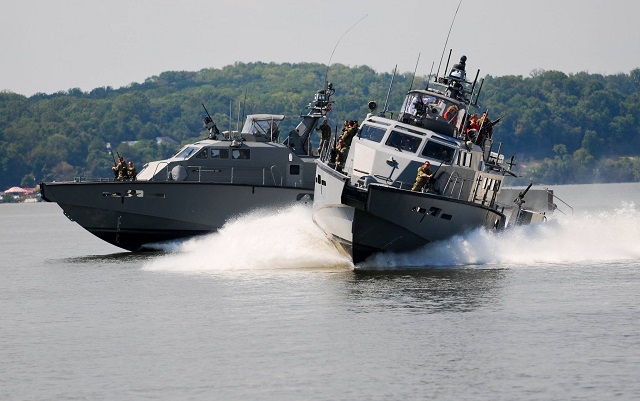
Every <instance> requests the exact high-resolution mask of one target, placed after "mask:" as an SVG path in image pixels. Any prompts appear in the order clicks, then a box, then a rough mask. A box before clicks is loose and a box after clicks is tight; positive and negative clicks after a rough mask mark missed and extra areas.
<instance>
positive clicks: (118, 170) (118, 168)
mask: <svg viewBox="0 0 640 401" xmlns="http://www.w3.org/2000/svg"><path fill="white" fill-rule="evenodd" d="M111 170H113V174H114V175H115V176H116V180H124V179H125V177H126V176H127V162H125V161H124V157H122V156H119V157H118V164H116V165H115V166H113V167H111Z"/></svg>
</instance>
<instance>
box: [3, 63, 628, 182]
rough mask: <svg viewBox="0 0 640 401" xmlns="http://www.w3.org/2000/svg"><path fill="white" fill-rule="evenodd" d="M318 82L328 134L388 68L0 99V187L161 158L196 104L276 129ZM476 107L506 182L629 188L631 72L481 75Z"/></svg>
mask: <svg viewBox="0 0 640 401" xmlns="http://www.w3.org/2000/svg"><path fill="white" fill-rule="evenodd" d="M412 75H413V74H412V73H402V74H398V75H396V76H395V78H394V81H393V82H394V84H393V88H392V90H391V95H390V98H389V107H388V108H389V110H392V111H393V110H397V109H398V108H399V107H400V105H401V102H402V99H403V97H404V94H405V92H406V91H407V90H408V89H409V88H410V87H411V86H413V88H422V87H424V86H425V83H426V77H424V76H418V77H416V78H415V79H413V76H412ZM469 75H472V76H473V75H475V73H474V72H471V71H470V72H469ZM325 77H326V78H328V80H329V81H330V82H332V83H333V84H334V86H335V88H336V94H335V95H334V97H333V100H335V105H334V109H333V111H332V112H331V114H330V115H329V122H330V123H331V126H332V127H335V126H337V125H339V122H340V121H342V120H344V119H359V120H361V119H362V118H363V117H364V116H365V114H366V113H367V108H366V105H367V102H368V101H370V100H376V101H377V102H378V104H379V105H381V107H382V105H383V104H384V102H385V99H386V96H387V92H388V89H389V84H390V82H391V74H390V73H376V72H375V71H374V70H373V69H371V68H369V67H366V66H360V67H347V66H343V65H340V64H336V65H332V66H331V68H329V69H328V70H327V67H326V65H321V64H314V63H301V64H288V63H285V64H275V63H270V64H265V63H249V64H244V63H237V64H235V65H233V66H227V67H224V68H221V69H204V70H201V71H198V72H184V71H180V72H176V71H170V72H164V73H162V74H160V75H159V76H154V77H150V78H148V79H147V80H146V81H145V82H143V83H133V84H131V85H129V86H127V87H124V88H120V89H113V88H111V87H106V88H96V89H94V90H92V91H90V92H83V91H81V90H79V89H70V90H69V91H67V92H60V93H55V94H36V95H34V96H31V97H25V96H22V95H17V94H13V93H0V161H1V162H2V172H1V174H0V189H4V188H8V187H10V186H13V185H20V186H25V187H33V186H35V185H36V184H37V183H39V182H41V181H49V180H66V179H73V177H76V176H84V177H108V176H110V174H111V172H110V167H111V165H113V159H112V156H111V155H109V153H108V152H107V143H110V144H111V145H112V146H113V148H114V151H116V152H118V153H119V154H121V155H123V156H125V157H126V158H127V159H130V160H133V161H134V162H135V163H136V164H137V165H138V166H141V165H142V164H143V163H144V162H146V161H149V160H153V159H158V158H162V157H167V156H169V155H170V154H172V153H173V152H175V151H176V150H177V149H178V147H179V146H180V145H175V144H173V145H171V144H167V143H166V142H163V141H158V140H157V138H162V137H168V138H172V139H173V140H175V141H177V142H178V143H180V144H182V143H186V142H189V141H193V140H194V139H197V138H203V137H204V136H205V132H204V130H203V127H202V119H203V117H204V115H205V112H204V109H203V107H202V104H204V105H205V106H206V107H207V109H208V110H209V112H210V113H211V115H212V116H213V118H214V120H215V121H216V123H217V125H218V127H220V128H221V129H222V130H225V129H230V128H231V129H237V128H238V124H240V125H241V124H242V120H243V116H244V115H246V114H251V113H276V114H285V115H287V116H288V118H287V119H286V120H285V123H286V124H285V125H284V126H283V127H282V128H283V131H284V132H287V131H288V130H290V129H292V128H293V127H295V125H296V124H297V122H298V116H299V114H301V113H304V112H306V110H305V106H306V105H307V104H308V103H309V102H310V101H311V100H312V97H313V94H314V93H315V91H317V90H318V89H322V87H323V85H324V82H325ZM412 81H413V83H412ZM480 103H481V104H482V105H483V108H486V109H488V110H489V112H490V115H491V116H492V118H494V119H495V118H497V117H502V120H501V122H500V124H499V125H497V126H496V128H495V131H494V132H495V137H496V140H497V141H498V142H502V149H503V151H504V152H505V153H506V155H507V156H511V155H512V154H513V155H515V156H516V157H517V159H516V160H517V163H518V164H517V165H516V166H515V170H516V171H517V172H518V173H519V174H521V175H523V178H521V179H520V180H519V181H515V183H524V182H534V183H536V184H557V183H583V182H613V181H640V159H639V158H637V157H636V156H637V155H638V151H637V149H638V148H639V146H640V128H639V124H638V123H639V121H638V116H637V111H638V110H640V69H635V70H633V71H632V72H631V73H630V74H618V75H610V76H602V75H598V74H587V73H579V74H573V75H566V74H563V73H561V72H556V71H546V72H545V71H536V72H534V73H533V74H532V75H531V76H530V77H522V76H506V77H492V76H487V77H486V80H485V83H484V85H483V88H482V95H481V98H480ZM395 114H397V113H395Z"/></svg>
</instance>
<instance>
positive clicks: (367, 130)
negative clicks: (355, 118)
mask: <svg viewBox="0 0 640 401" xmlns="http://www.w3.org/2000/svg"><path fill="white" fill-rule="evenodd" d="M386 131H387V130H386V129H384V128H378V127H373V126H371V125H366V124H365V125H363V126H362V128H360V133H359V135H360V138H362V139H368V140H370V141H374V142H380V141H382V137H383V136H384V133H385V132H386Z"/></svg>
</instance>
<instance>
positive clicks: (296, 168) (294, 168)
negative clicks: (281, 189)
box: [289, 164, 300, 175]
mask: <svg viewBox="0 0 640 401" xmlns="http://www.w3.org/2000/svg"><path fill="white" fill-rule="evenodd" d="M289 175H300V165H299V164H292V165H290V166H289Z"/></svg>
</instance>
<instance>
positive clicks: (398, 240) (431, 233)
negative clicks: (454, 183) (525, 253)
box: [313, 164, 505, 264]
mask: <svg viewBox="0 0 640 401" xmlns="http://www.w3.org/2000/svg"><path fill="white" fill-rule="evenodd" d="M317 172H318V177H317V180H316V188H315V196H314V210H313V219H314V221H315V222H316V224H317V225H318V226H319V227H320V228H321V229H323V230H324V231H325V233H326V234H327V235H328V237H329V238H330V239H331V240H332V241H333V242H334V244H335V245H336V247H337V248H338V249H339V250H341V251H342V252H344V253H346V254H348V255H349V256H351V258H352V260H353V263H354V264H357V263H360V262H362V261H364V260H365V259H367V258H368V257H369V256H371V255H373V254H375V253H379V252H407V251H411V250H414V249H417V248H419V247H421V246H424V245H425V244H428V243H430V242H434V241H442V240H445V239H448V238H451V237H453V236H455V235H459V234H463V233H465V232H467V231H469V230H472V229H475V228H486V229H490V230H493V229H496V228H501V227H503V225H504V220H505V216H504V215H503V214H502V213H500V212H498V211H496V210H494V209H490V208H488V207H485V206H483V205H480V204H476V203H471V202H466V201H461V200H457V199H451V198H447V197H443V196H440V195H437V194H431V193H422V192H412V191H409V190H402V189H398V188H394V187H389V186H385V185H377V184H372V185H369V186H368V187H367V189H364V188H362V189H357V188H354V187H352V186H350V185H348V184H347V183H346V177H345V176H344V175H341V174H339V173H336V172H335V171H333V170H332V169H331V168H330V167H328V166H326V165H322V164H321V165H320V166H319V168H318V170H317Z"/></svg>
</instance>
